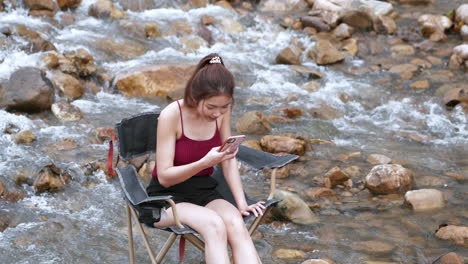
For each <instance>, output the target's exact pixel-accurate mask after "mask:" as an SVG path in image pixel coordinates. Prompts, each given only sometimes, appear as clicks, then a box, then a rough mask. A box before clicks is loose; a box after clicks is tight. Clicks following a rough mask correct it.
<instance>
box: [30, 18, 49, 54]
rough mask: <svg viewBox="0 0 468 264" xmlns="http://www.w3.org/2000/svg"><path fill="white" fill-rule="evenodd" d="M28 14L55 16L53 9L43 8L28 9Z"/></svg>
mask: <svg viewBox="0 0 468 264" xmlns="http://www.w3.org/2000/svg"><path fill="white" fill-rule="evenodd" d="M28 14H29V15H30V16H34V17H54V16H55V13H54V11H51V10H45V9H40V10H29V12H28ZM54 50H55V48H54ZM36 52H37V51H36Z"/></svg>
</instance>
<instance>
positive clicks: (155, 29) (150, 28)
mask: <svg viewBox="0 0 468 264" xmlns="http://www.w3.org/2000/svg"><path fill="white" fill-rule="evenodd" d="M145 35H146V37H147V38H157V37H161V31H160V30H159V26H158V24H156V23H146V25H145Z"/></svg>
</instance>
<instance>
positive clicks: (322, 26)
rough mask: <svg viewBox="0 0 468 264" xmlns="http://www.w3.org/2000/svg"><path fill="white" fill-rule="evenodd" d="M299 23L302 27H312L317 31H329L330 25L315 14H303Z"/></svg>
mask: <svg viewBox="0 0 468 264" xmlns="http://www.w3.org/2000/svg"><path fill="white" fill-rule="evenodd" d="M301 23H302V25H303V26H304V27H313V28H315V29H316V30H317V31H318V32H329V31H330V30H331V27H330V26H329V25H328V24H327V23H326V22H325V21H324V20H323V19H322V18H320V17H316V16H303V17H301Z"/></svg>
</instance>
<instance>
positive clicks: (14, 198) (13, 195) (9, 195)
mask: <svg viewBox="0 0 468 264" xmlns="http://www.w3.org/2000/svg"><path fill="white" fill-rule="evenodd" d="M23 199H24V194H23V193H20V192H6V193H4V194H3V196H2V198H1V199H0V201H5V202H10V203H16V202H18V201H20V200H23Z"/></svg>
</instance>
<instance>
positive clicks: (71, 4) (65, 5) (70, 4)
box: [57, 0, 81, 10]
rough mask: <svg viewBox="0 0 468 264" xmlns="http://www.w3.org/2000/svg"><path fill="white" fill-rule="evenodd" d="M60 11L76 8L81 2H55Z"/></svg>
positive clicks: (69, 0)
mask: <svg viewBox="0 0 468 264" xmlns="http://www.w3.org/2000/svg"><path fill="white" fill-rule="evenodd" d="M57 4H58V6H59V8H60V9H62V10H66V9H68V8H77V7H78V6H80V4H81V0H57Z"/></svg>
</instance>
